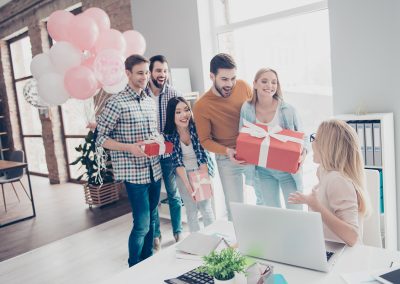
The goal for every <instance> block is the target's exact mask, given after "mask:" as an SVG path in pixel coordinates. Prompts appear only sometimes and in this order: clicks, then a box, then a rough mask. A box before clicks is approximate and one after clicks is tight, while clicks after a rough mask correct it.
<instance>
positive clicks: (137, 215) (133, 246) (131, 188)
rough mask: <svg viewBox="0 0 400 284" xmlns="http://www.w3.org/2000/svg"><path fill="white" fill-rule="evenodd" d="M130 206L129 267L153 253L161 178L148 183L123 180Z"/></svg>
mask: <svg viewBox="0 0 400 284" xmlns="http://www.w3.org/2000/svg"><path fill="white" fill-rule="evenodd" d="M125 187H126V191H127V193H128V197H129V201H130V203H131V207H132V216H133V228H132V231H131V234H130V235H129V241H128V249H129V259H128V264H129V267H131V266H133V265H135V264H137V263H139V262H140V261H142V260H144V259H146V258H148V257H149V256H151V255H152V254H153V236H154V221H155V218H156V212H157V206H158V202H159V199H160V190H161V180H159V181H153V182H152V183H148V184H134V183H130V182H125Z"/></svg>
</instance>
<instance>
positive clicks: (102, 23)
mask: <svg viewBox="0 0 400 284" xmlns="http://www.w3.org/2000/svg"><path fill="white" fill-rule="evenodd" d="M47 30H48V32H49V35H50V36H51V38H52V39H53V40H54V41H55V44H54V45H53V46H52V47H51V49H50V51H49V52H48V53H41V54H38V55H36V56H35V57H34V58H33V59H32V62H31V66H30V67H31V72H32V75H33V77H34V78H35V79H36V80H37V86H38V93H39V97H40V98H41V99H42V100H43V101H44V102H46V103H48V104H49V105H60V104H63V103H64V102H66V101H67V100H68V99H69V98H70V97H71V98H75V99H80V100H85V99H88V98H90V97H92V96H93V95H95V94H96V93H97V92H98V90H99V89H100V88H102V89H104V90H105V91H106V92H108V93H117V92H119V91H121V90H122V89H123V88H124V87H125V86H126V84H127V82H128V78H127V77H126V75H125V68H124V60H125V58H126V57H128V56H130V55H132V54H141V55H142V54H143V53H144V51H145V48H146V42H145V40H144V38H143V36H142V35H141V34H140V33H139V32H137V31H134V30H129V31H126V32H124V33H121V32H119V31H117V30H115V29H111V28H110V18H109V17H108V15H107V13H106V12H104V11H103V10H102V9H99V8H96V7H94V8H89V9H87V10H85V11H84V12H83V13H82V14H79V15H76V16H75V15H73V14H72V13H70V12H67V11H64V10H58V11H55V12H53V13H52V14H51V15H50V17H49V20H48V22H47Z"/></svg>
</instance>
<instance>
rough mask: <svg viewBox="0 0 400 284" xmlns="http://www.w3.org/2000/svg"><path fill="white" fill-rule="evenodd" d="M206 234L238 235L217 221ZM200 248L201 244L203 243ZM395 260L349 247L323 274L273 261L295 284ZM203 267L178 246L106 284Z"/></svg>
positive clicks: (333, 278)
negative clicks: (181, 253) (181, 255)
mask: <svg viewBox="0 0 400 284" xmlns="http://www.w3.org/2000/svg"><path fill="white" fill-rule="evenodd" d="M204 232H207V233H221V234H225V235H229V236H234V229H233V225H232V223H230V222H227V221H217V222H215V223H214V224H212V225H211V226H209V227H208V228H207V229H206V230H204ZM199 245H200V244H199ZM391 261H397V262H400V253H399V252H397V251H390V250H385V249H379V248H374V247H369V246H355V247H352V248H346V249H345V251H344V252H343V254H342V255H341V256H340V258H339V259H338V260H337V263H336V264H335V265H334V267H333V269H332V271H331V272H330V273H323V272H318V271H313V270H309V269H303V268H298V267H293V266H290V265H285V264H280V263H275V262H270V263H271V264H272V265H273V266H274V273H281V274H283V275H284V276H285V278H286V280H287V282H288V283H290V284H294V283H307V284H311V283H318V284H320V283H332V284H339V283H345V282H344V281H343V279H342V277H341V276H340V274H341V273H348V272H356V271H366V270H376V269H384V268H388V267H389V265H390V263H391ZM199 265H201V262H200V261H195V260H182V259H176V258H175V245H173V246H171V247H168V248H167V249H163V250H161V251H160V252H159V253H157V254H155V255H154V256H152V257H150V258H148V259H146V260H145V261H142V262H141V263H139V264H137V265H135V266H134V267H132V268H130V269H127V270H125V271H123V272H120V273H118V274H116V275H115V276H113V277H111V278H109V279H107V280H106V281H104V282H103V283H118V284H119V283H127V284H128V283H129V284H131V283H146V284H150V283H151V284H152V283H157V284H160V283H164V279H169V278H174V277H177V276H178V275H181V274H183V273H185V272H187V271H189V270H191V269H194V268H196V267H198V266H199Z"/></svg>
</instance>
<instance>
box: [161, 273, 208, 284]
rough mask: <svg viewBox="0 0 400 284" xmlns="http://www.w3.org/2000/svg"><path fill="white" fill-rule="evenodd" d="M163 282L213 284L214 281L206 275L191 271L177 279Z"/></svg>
mask: <svg viewBox="0 0 400 284" xmlns="http://www.w3.org/2000/svg"><path fill="white" fill-rule="evenodd" d="M164 282H165V283H169V284H184V283H188V284H214V279H213V278H212V277H211V276H210V275H208V274H207V273H200V272H197V271H196V269H193V270H191V271H189V272H186V273H185V274H182V275H181V276H178V277H177V278H173V279H167V280H164Z"/></svg>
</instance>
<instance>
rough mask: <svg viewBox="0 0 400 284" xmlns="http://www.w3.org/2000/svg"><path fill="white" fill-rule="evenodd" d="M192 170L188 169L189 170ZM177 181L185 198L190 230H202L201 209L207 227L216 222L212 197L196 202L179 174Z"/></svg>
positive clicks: (184, 202)
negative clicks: (199, 215)
mask: <svg viewBox="0 0 400 284" xmlns="http://www.w3.org/2000/svg"><path fill="white" fill-rule="evenodd" d="M190 171H191V170H188V171H187V172H190ZM192 171H193V170H192ZM188 178H189V177H188ZM176 183H177V185H178V188H179V192H180V194H181V197H182V199H183V204H184V205H185V209H186V215H187V219H188V225H189V231H190V232H191V233H192V232H197V231H200V224H199V219H198V212H199V211H200V212H201V216H202V217H203V224H204V227H207V226H208V225H210V224H212V223H214V221H215V216H214V212H213V210H212V207H211V199H207V200H203V201H200V202H195V201H194V200H193V199H192V197H191V196H190V193H189V192H188V191H187V189H186V187H185V184H184V183H183V181H182V179H181V178H180V177H179V176H176Z"/></svg>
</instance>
